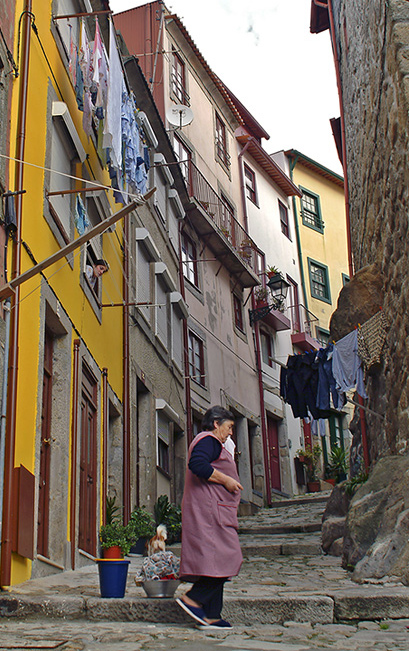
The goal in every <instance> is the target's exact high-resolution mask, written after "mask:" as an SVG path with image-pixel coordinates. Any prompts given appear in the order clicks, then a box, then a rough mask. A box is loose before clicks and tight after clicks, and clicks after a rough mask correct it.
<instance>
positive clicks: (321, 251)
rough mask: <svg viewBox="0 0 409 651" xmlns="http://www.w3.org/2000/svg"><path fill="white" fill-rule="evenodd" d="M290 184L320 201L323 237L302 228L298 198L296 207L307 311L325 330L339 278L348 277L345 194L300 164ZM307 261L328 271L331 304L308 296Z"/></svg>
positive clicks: (336, 294) (339, 281)
mask: <svg viewBox="0 0 409 651" xmlns="http://www.w3.org/2000/svg"><path fill="white" fill-rule="evenodd" d="M293 180H294V183H295V184H296V185H297V186H302V187H303V188H305V189H306V190H310V191H311V192H313V193H314V194H317V195H319V198H320V204H321V217H322V220H323V222H324V232H323V233H320V232H318V231H316V230H314V229H313V228H310V227H308V226H306V225H304V224H303V221H302V215H301V200H300V199H299V198H298V197H297V199H296V206H297V219H298V224H299V232H300V241H301V251H302V264H303V272H304V279H305V286H306V292H307V302H308V309H309V310H310V311H311V312H312V313H313V314H315V316H317V317H318V318H319V327H320V328H323V329H325V330H328V329H329V321H330V317H331V314H332V312H333V311H334V310H335V309H336V304H337V300H338V294H339V292H340V291H341V289H342V286H343V285H342V274H345V275H347V276H349V271H348V254H347V235H346V219H345V199H344V190H343V188H342V187H340V186H339V185H337V184H336V183H333V182H332V181H330V180H328V179H326V178H324V176H322V175H321V174H318V173H316V172H314V171H313V170H311V169H309V168H307V167H304V166H303V165H302V163H300V162H298V163H297V165H296V167H295V169H294V172H293ZM308 258H311V259H313V260H315V261H316V262H320V263H321V264H323V265H326V266H327V267H328V274H329V283H330V292H331V304H329V303H326V302H324V301H321V300H319V299H317V298H314V297H312V296H311V286H310V279H309V270H308Z"/></svg>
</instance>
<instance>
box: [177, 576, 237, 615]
mask: <svg viewBox="0 0 409 651" xmlns="http://www.w3.org/2000/svg"><path fill="white" fill-rule="evenodd" d="M226 581H227V577H225V578H224V577H215V576H201V577H200V579H198V580H197V581H196V582H195V583H194V584H193V586H192V588H191V589H190V590H189V592H187V593H186V594H187V596H188V597H190V599H193V601H196V602H197V603H198V604H200V605H201V606H202V608H203V610H204V612H205V614H206V617H208V618H209V619H220V618H221V614H222V608H223V587H224V584H225V583H226Z"/></svg>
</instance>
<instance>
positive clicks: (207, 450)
mask: <svg viewBox="0 0 409 651" xmlns="http://www.w3.org/2000/svg"><path fill="white" fill-rule="evenodd" d="M221 451H222V444H221V443H220V441H218V440H217V439H215V438H214V436H205V437H204V438H202V439H201V440H200V441H199V443H196V445H195V447H194V448H193V450H192V454H191V456H190V460H189V464H188V466H189V470H191V471H192V472H193V474H195V475H197V477H201V478H203V479H209V477H210V476H211V474H212V473H213V470H214V468H213V467H212V465H211V463H212V461H215V460H216V459H217V458H218V457H219V456H220V453H221Z"/></svg>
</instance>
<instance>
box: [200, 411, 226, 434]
mask: <svg viewBox="0 0 409 651" xmlns="http://www.w3.org/2000/svg"><path fill="white" fill-rule="evenodd" d="M227 421H229V423H231V424H234V416H233V414H232V412H231V411H229V410H228V409H225V408H224V407H222V406H221V405H214V407H210V409H208V410H207V412H206V413H205V415H204V416H203V420H202V430H203V431H204V432H213V431H214V430H215V429H217V428H220V427H221V426H222V425H223V423H226V422H227Z"/></svg>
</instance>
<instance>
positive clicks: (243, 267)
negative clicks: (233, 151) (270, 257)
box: [187, 163, 260, 287]
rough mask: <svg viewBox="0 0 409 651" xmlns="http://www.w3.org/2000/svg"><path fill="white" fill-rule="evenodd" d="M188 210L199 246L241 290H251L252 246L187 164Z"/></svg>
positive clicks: (229, 210) (253, 278)
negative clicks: (207, 250) (237, 283)
mask: <svg viewBox="0 0 409 651" xmlns="http://www.w3.org/2000/svg"><path fill="white" fill-rule="evenodd" d="M187 187H188V191H189V196H190V207H189V208H188V209H187V211H188V213H189V216H190V219H191V220H192V222H193V224H194V226H195V229H196V230H197V232H198V233H199V235H200V237H201V240H202V242H203V244H206V246H208V247H209V248H210V249H211V250H212V251H213V253H214V255H215V257H216V258H217V260H219V261H220V262H221V263H222V264H223V265H224V266H225V267H226V269H228V270H229V271H230V272H231V273H232V274H234V275H235V276H236V277H237V278H238V279H239V281H240V283H241V284H242V285H243V287H255V286H256V285H259V284H260V280H259V278H258V276H257V274H256V273H255V271H254V269H255V263H256V256H255V252H256V249H257V247H256V244H255V242H254V241H253V240H252V239H251V238H250V237H249V235H248V233H246V231H245V230H244V228H243V227H242V226H241V224H239V222H238V221H237V220H236V218H235V216H234V214H233V210H232V208H231V207H230V205H229V204H228V203H227V201H224V200H223V199H222V198H221V197H220V196H219V195H218V194H217V192H216V191H215V190H214V189H213V188H212V186H211V185H210V184H209V183H208V182H207V180H206V178H205V177H204V176H203V174H202V173H201V172H200V171H199V170H198V169H197V167H196V166H195V165H194V164H193V163H190V165H189V182H188V183H187Z"/></svg>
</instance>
